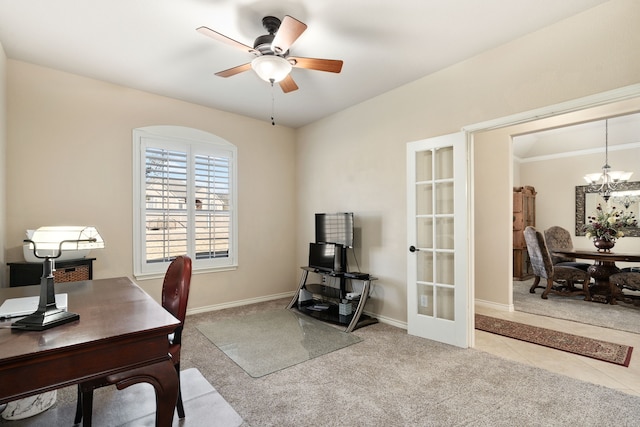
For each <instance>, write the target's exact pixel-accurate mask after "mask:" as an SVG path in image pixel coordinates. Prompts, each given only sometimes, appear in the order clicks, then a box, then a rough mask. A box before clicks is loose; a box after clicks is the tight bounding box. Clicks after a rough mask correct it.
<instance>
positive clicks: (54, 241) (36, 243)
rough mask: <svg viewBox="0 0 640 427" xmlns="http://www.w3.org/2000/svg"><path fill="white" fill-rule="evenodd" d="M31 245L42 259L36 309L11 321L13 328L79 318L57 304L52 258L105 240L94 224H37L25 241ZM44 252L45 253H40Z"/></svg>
mask: <svg viewBox="0 0 640 427" xmlns="http://www.w3.org/2000/svg"><path fill="white" fill-rule="evenodd" d="M25 243H30V244H31V245H32V246H33V254H34V255H35V256H36V258H40V259H43V260H44V263H43V269H42V278H41V279H40V302H39V303H38V309H37V310H36V311H35V312H34V313H32V314H30V315H28V316H27V317H25V318H23V319H20V320H18V321H16V322H13V324H12V325H11V326H12V327H14V328H16V329H26V330H31V331H42V330H45V329H49V328H53V327H54V326H58V325H63V324H65V323H69V322H73V321H74V320H79V319H80V315H79V314H77V313H72V312H69V311H64V310H62V309H59V308H58V307H57V306H56V298H55V291H54V277H53V272H54V271H55V268H54V261H55V259H56V258H59V257H60V256H61V255H62V252H63V251H71V250H87V249H99V248H104V241H103V240H102V237H101V236H100V234H99V233H98V230H96V229H95V227H84V226H83V227H40V228H38V229H37V230H36V231H35V232H34V233H33V236H32V237H31V239H27V240H25ZM43 253H46V255H43Z"/></svg>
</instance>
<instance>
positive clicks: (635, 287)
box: [609, 267, 640, 305]
mask: <svg viewBox="0 0 640 427" xmlns="http://www.w3.org/2000/svg"><path fill="white" fill-rule="evenodd" d="M636 269H637V271H636ZM609 282H610V283H613V284H614V285H616V286H617V288H618V292H616V295H614V298H616V299H617V300H620V301H624V302H626V303H633V304H634V305H640V268H637V267H636V268H634V269H633V270H632V269H630V268H629V269H623V270H622V271H621V272H619V273H615V274H612V275H611V276H610V277H609ZM625 289H627V290H629V291H632V292H634V293H633V294H624V293H623V292H622V291H624V290H625Z"/></svg>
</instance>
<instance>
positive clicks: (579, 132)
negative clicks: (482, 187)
mask: <svg viewBox="0 0 640 427" xmlns="http://www.w3.org/2000/svg"><path fill="white" fill-rule="evenodd" d="M607 122H608V126H607V125H606V124H605V120H596V121H592V122H587V123H581V124H578V125H572V126H565V127H561V128H557V129H551V130H545V131H541V132H536V133H531V134H527V135H521V136H517V137H515V138H513V155H514V156H515V157H516V158H517V159H520V160H527V159H528V160H535V159H543V158H545V157H547V156H558V155H567V154H565V153H572V155H575V154H591V153H600V152H604V149H605V143H608V145H609V151H614V150H618V149H629V148H632V149H633V148H640V113H636V114H627V115H624V116H619V117H612V118H610V119H608V120H607Z"/></svg>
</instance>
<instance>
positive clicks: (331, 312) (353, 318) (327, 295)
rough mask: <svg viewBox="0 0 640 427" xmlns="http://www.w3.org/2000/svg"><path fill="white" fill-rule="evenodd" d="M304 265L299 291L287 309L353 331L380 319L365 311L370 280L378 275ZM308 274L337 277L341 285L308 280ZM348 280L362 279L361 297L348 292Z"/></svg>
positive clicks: (346, 330)
mask: <svg viewBox="0 0 640 427" xmlns="http://www.w3.org/2000/svg"><path fill="white" fill-rule="evenodd" d="M301 268H302V276H301V277H300V283H299V285H298V290H297V291H296V293H295V295H294V296H293V298H292V299H291V302H290V303H289V305H288V306H287V308H288V309H292V308H294V309H297V310H298V311H300V312H301V313H304V314H306V315H309V316H311V317H313V318H316V319H318V320H322V321H325V322H330V323H334V324H338V325H343V326H345V332H351V331H353V330H354V329H356V328H360V327H363V326H366V325H371V324H373V323H377V322H378V319H376V318H374V317H370V316H367V315H366V314H363V313H362V312H363V310H364V306H365V304H366V302H367V299H368V298H369V291H370V288H371V282H372V281H374V280H376V278H375V277H371V276H369V275H368V274H367V275H363V274H362V273H360V274H358V275H356V274H350V273H341V272H335V271H321V270H318V269H315V268H313V267H301ZM309 273H317V274H319V275H321V276H331V277H337V278H338V279H339V281H340V287H339V288H338V287H332V286H327V285H325V284H324V283H322V284H315V283H307V281H308V279H309ZM347 279H349V280H360V281H362V282H363V286H362V293H361V294H360V295H359V296H358V295H354V294H353V293H351V292H347V289H346V281H347ZM323 282H324V280H323ZM302 295H306V296H307V298H302ZM348 297H349V298H350V299H348ZM347 313H348V314H347Z"/></svg>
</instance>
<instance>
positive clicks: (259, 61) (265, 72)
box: [251, 55, 292, 82]
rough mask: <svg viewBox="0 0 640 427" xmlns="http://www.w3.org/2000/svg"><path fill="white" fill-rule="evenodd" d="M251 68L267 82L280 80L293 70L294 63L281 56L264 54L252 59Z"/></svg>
mask: <svg viewBox="0 0 640 427" xmlns="http://www.w3.org/2000/svg"><path fill="white" fill-rule="evenodd" d="M251 68H253V70H254V71H255V72H256V74H257V75H258V77H260V78H261V79H262V80H264V81H266V82H271V81H273V82H279V81H281V80H282V79H284V78H285V77H287V75H288V74H289V73H290V72H291V68H292V65H291V63H290V62H289V61H287V60H286V59H285V58H283V57H281V56H276V55H262V56H258V57H257V58H255V59H254V60H253V61H251Z"/></svg>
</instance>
